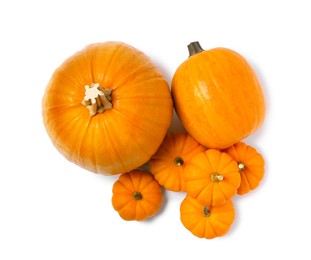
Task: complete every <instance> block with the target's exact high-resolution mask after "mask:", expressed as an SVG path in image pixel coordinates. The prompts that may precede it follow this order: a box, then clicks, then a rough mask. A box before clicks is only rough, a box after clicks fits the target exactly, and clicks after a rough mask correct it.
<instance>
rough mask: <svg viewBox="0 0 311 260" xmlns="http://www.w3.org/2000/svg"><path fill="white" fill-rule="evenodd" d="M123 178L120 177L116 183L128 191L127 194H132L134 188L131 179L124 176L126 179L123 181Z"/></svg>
mask: <svg viewBox="0 0 311 260" xmlns="http://www.w3.org/2000/svg"><path fill="white" fill-rule="evenodd" d="M121 177H122V178H121ZM123 177H125V176H122V175H121V176H120V178H119V180H118V181H119V182H120V184H121V185H122V186H123V187H124V188H125V189H126V190H127V191H128V193H130V194H132V193H133V192H134V191H135V187H134V185H133V182H132V178H130V177H128V176H126V177H127V178H126V179H125V178H123ZM129 183H130V186H129Z"/></svg>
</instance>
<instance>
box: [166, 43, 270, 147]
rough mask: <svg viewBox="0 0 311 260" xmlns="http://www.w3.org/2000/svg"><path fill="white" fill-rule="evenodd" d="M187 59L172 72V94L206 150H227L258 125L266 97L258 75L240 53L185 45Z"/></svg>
mask: <svg viewBox="0 0 311 260" xmlns="http://www.w3.org/2000/svg"><path fill="white" fill-rule="evenodd" d="M188 48H189V52H190V57H189V58H188V59H187V60H186V61H184V62H183V63H182V64H181V65H180V66H179V67H178V68H177V70H176V72H175V74H174V77H173V80H172V86H171V87H172V96H173V100H174V106H175V109H176V112H177V115H178V118H179V119H180V121H181V122H182V124H183V126H184V127H185V128H186V130H187V131H188V132H189V133H190V134H191V135H192V136H193V137H194V139H196V140H197V141H198V142H199V143H200V144H202V145H204V146H206V147H207V148H215V149H225V148H227V147H229V146H231V145H233V144H235V143H237V142H239V141H240V140H242V139H244V138H246V137H247V136H249V135H250V134H252V133H253V132H254V131H256V129H258V128H259V127H260V126H261V125H262V123H263V120H264V116H265V100H264V95H263V91H262V88H261V85H260V83H259V81H258V79H257V76H256V74H255V72H254V70H253V69H252V68H251V66H250V65H249V64H248V63H247V61H246V60H245V59H244V58H243V57H242V56H241V55H240V54H238V53H236V52H234V51H232V50H230V49H226V48H215V49H211V50H205V51H204V50H203V49H202V48H201V46H200V45H199V43H198V42H193V43H191V44H190V45H189V46H188Z"/></svg>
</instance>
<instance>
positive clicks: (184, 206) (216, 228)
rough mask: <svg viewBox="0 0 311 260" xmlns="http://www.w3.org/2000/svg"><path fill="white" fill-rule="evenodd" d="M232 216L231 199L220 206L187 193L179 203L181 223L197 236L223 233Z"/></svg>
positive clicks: (209, 236) (229, 225)
mask: <svg viewBox="0 0 311 260" xmlns="http://www.w3.org/2000/svg"><path fill="white" fill-rule="evenodd" d="M234 217H235V210H234V206H233V203H232V201H231V200H227V201H226V203H225V204H222V205H220V206H210V205H205V204H201V203H200V202H199V201H198V200H196V199H194V198H192V197H191V196H190V195H187V196H186V197H185V199H184V200H183V201H182V203H181V205H180V220H181V222H182V224H183V225H184V227H185V228H187V229H188V230H189V231H191V233H192V234H193V235H195V236H197V237H199V238H207V239H212V238H215V237H220V236H223V235H225V234H226V233H227V232H228V231H229V229H230V227H231V225H232V223H233V221H234Z"/></svg>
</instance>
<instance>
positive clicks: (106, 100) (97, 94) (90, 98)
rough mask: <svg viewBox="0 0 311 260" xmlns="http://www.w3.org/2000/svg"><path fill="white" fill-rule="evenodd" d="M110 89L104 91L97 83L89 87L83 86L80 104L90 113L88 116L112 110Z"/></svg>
mask: <svg viewBox="0 0 311 260" xmlns="http://www.w3.org/2000/svg"><path fill="white" fill-rule="evenodd" d="M111 92H112V90H111V89H104V88H102V87H101V86H100V85H99V84H98V83H92V84H91V87H90V86H88V85H86V86H85V96H84V98H83V100H82V102H81V104H82V105H83V106H85V107H86V108H87V109H88V110H89V111H90V116H94V115H96V114H97V113H103V112H104V111H105V110H107V109H112V103H111Z"/></svg>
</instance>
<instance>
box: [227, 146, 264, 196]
mask: <svg viewBox="0 0 311 260" xmlns="http://www.w3.org/2000/svg"><path fill="white" fill-rule="evenodd" d="M224 152H226V153H228V154H229V155H230V156H231V157H232V158H233V159H234V160H235V161H236V162H237V163H238V169H239V171H240V174H241V184H240V186H239V188H238V191H237V193H238V194H239V195H243V194H246V193H248V192H249V191H251V190H254V189H255V188H257V186H258V185H259V183H260V182H261V180H262V179H263V177H264V171H265V169H264V167H265V161H264V159H263V157H262V156H261V154H260V153H258V152H257V151H256V149H255V148H253V147H251V146H250V145H247V144H245V143H243V142H238V143H236V144H234V145H233V146H231V147H229V148H227V149H226V150H224Z"/></svg>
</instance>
